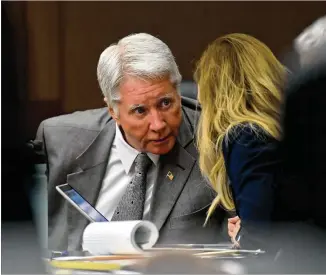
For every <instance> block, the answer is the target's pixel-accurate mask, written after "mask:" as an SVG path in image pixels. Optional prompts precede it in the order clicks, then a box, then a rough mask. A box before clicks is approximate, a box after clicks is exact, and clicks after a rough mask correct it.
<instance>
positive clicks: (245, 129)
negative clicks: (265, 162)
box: [224, 123, 275, 144]
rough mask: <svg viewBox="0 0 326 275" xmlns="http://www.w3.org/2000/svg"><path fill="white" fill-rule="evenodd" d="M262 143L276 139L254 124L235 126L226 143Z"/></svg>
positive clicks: (226, 138) (230, 131)
mask: <svg viewBox="0 0 326 275" xmlns="http://www.w3.org/2000/svg"><path fill="white" fill-rule="evenodd" d="M245 140H247V141H248V142H249V141H253V140H256V141H260V142H262V143H269V142H271V141H275V139H274V138H273V137H272V136H271V135H270V134H269V133H268V132H267V131H265V130H264V129H263V128H262V127H260V126H259V125H257V124H252V123H241V124H237V125H235V126H233V127H232V128H231V129H230V130H229V132H228V134H227V135H226V137H225V139H224V141H225V142H226V143H228V144H232V143H234V142H239V141H245Z"/></svg>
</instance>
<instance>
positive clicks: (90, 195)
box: [67, 119, 115, 206]
mask: <svg viewBox="0 0 326 275" xmlns="http://www.w3.org/2000/svg"><path fill="white" fill-rule="evenodd" d="M114 136H115V121H114V120H113V119H111V120H110V121H109V122H108V123H107V124H106V125H105V127H104V128H103V129H102V130H101V132H100V133H99V134H98V136H97V137H96V138H95V139H94V141H93V142H92V143H91V144H90V145H89V146H88V148H87V149H86V150H85V151H84V152H83V153H82V154H81V155H80V156H79V157H77V159H76V160H77V167H78V168H77V171H76V172H75V173H72V174H69V175H68V176H67V183H68V184H69V185H70V186H71V187H72V188H74V189H75V190H76V191H77V192H78V193H80V194H81V195H82V196H83V197H84V198H85V199H86V200H87V201H88V202H89V203H90V204H92V205H93V206H94V205H95V203H96V200H97V197H98V195H99V192H100V189H101V185H102V180H103V177H104V174H105V171H106V167H107V163H108V158H109V153H110V148H111V145H112V142H113V139H114Z"/></svg>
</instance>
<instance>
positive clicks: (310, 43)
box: [294, 16, 326, 65]
mask: <svg viewBox="0 0 326 275" xmlns="http://www.w3.org/2000/svg"><path fill="white" fill-rule="evenodd" d="M325 45H326V16H323V17H321V18H319V19H318V20H316V21H315V22H314V23H313V24H311V25H310V26H308V27H307V28H306V29H304V30H303V32H302V33H301V34H300V35H299V36H298V37H297V38H296V39H295V40H294V48H295V50H296V52H297V53H298V54H299V56H300V62H301V63H302V65H308V64H309V63H315V62H316V61H318V59H319V58H320V56H319V55H320V54H321V51H320V50H321V49H322V48H324V46H325Z"/></svg>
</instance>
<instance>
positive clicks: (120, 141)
mask: <svg viewBox="0 0 326 275" xmlns="http://www.w3.org/2000/svg"><path fill="white" fill-rule="evenodd" d="M113 144H114V145H115V146H116V147H117V150H118V154H119V156H120V159H121V162H122V165H123V168H124V170H125V171H126V173H127V174H129V172H130V169H131V167H132V165H133V163H134V161H135V159H136V157H137V155H138V154H139V153H140V152H139V151H138V150H136V149H135V148H133V147H131V146H130V145H129V144H128V143H127V142H126V141H125V140H124V138H123V136H122V133H121V130H120V127H119V126H118V124H116V134H115V138H114V141H113ZM146 154H147V156H148V157H149V158H150V159H151V160H152V162H153V163H154V164H155V166H157V164H158V161H159V158H160V156H159V155H155V154H152V153H146Z"/></svg>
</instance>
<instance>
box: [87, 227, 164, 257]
mask: <svg viewBox="0 0 326 275" xmlns="http://www.w3.org/2000/svg"><path fill="white" fill-rule="evenodd" d="M158 237H159V233H158V230H157V228H156V226H155V225H154V224H153V223H151V222H149V221H121V222H94V223H91V224H89V225H88V226H87V227H86V229H85V230H84V234H83V249H84V250H87V251H89V252H90V253H91V254H93V255H108V254H140V253H142V252H143V249H144V250H146V249H150V248H152V247H153V246H154V245H155V243H156V242H157V240H158Z"/></svg>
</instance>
